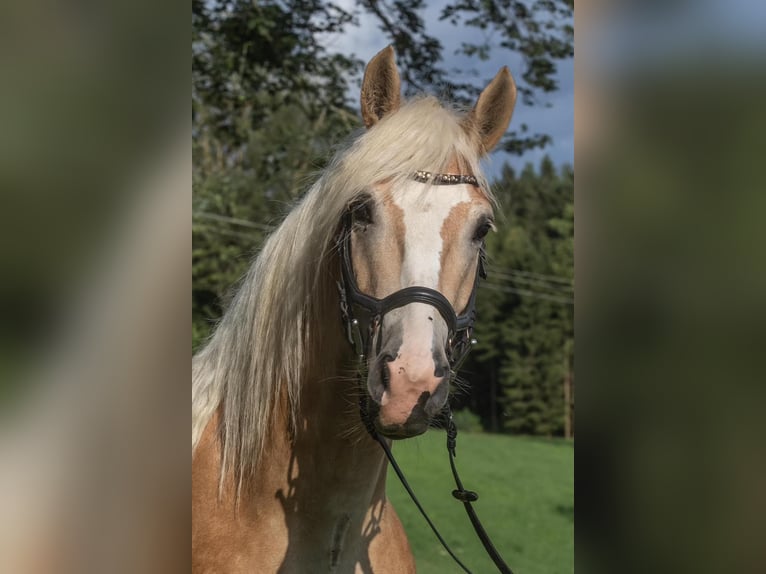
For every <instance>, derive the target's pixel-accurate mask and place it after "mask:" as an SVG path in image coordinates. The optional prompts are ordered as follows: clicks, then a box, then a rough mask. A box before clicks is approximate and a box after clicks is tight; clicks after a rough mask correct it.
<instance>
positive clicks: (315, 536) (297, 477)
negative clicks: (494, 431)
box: [192, 46, 516, 574]
mask: <svg viewBox="0 0 766 574" xmlns="http://www.w3.org/2000/svg"><path fill="white" fill-rule="evenodd" d="M515 101H516V86H515V83H514V81H513V78H512V76H511V74H510V72H509V71H508V68H507V67H503V68H502V69H501V70H500V71H499V72H498V73H497V75H496V76H495V77H494V79H493V80H492V81H491V82H490V83H489V84H488V85H487V86H486V87H485V89H484V90H483V91H482V92H481V94H480V95H479V97H478V100H477V101H476V104H475V106H474V107H473V108H472V109H471V110H470V111H468V112H467V113H460V112H458V111H456V110H454V109H452V108H450V107H448V106H445V105H442V104H441V103H440V102H439V101H438V100H437V99H436V98H434V97H432V96H425V95H424V96H418V97H416V98H413V99H411V100H408V101H405V100H404V99H403V98H402V96H401V82H400V78H399V73H398V70H397V66H396V62H395V55H394V51H393V48H392V47H390V46H389V47H388V48H386V49H384V50H383V51H381V52H380V53H378V54H377V55H376V56H375V57H374V58H373V59H372V60H370V62H369V63H368V65H367V67H366V69H365V73H364V77H363V81H362V87H361V114H362V119H363V123H364V125H365V128H366V129H365V130H364V131H363V133H362V134H361V135H360V136H358V137H357V138H356V139H355V140H354V141H352V142H351V144H350V145H349V146H348V147H347V148H346V149H344V150H342V151H339V152H338V153H337V154H336V156H335V157H334V159H333V160H332V161H331V162H330V164H329V165H328V167H327V168H326V169H325V170H324V172H323V173H322V174H321V175H320V176H319V178H318V180H317V181H316V183H315V184H314V185H313V186H312V187H311V188H310V189H309V190H308V191H307V192H306V194H305V195H304V197H303V199H302V200H301V201H300V203H299V204H298V205H297V206H296V207H294V208H293V210H292V211H291V212H290V213H289V214H288V215H287V216H286V218H285V219H284V221H283V222H282V223H281V225H280V226H279V227H278V228H277V229H276V230H275V231H274V232H273V234H272V235H271V236H270V237H269V238H268V239H267V240H266V242H265V244H264V245H263V247H262V249H261V251H260V253H259V254H258V256H257V257H256V258H255V260H254V262H253V264H252V265H251V267H250V268H249V271H248V272H247V273H246V275H245V277H244V278H243V280H242V282H241V284H240V286H239V288H238V290H237V292H236V294H235V295H234V296H233V298H232V301H231V303H230V305H229V307H228V309H227V311H226V312H225V313H224V315H223V317H222V319H221V320H220V322H219V324H218V325H217V327H216V329H215V331H214V333H213V335H212V336H211V338H210V340H209V341H208V342H207V344H206V345H205V346H204V347H203V348H202V349H201V350H200V351H199V352H198V353H197V354H196V355H195V356H194V358H193V361H192V569H193V571H194V572H198V573H203V572H248V573H252V572H258V573H270V572H277V573H282V574H284V573H306V572H308V573H312V572H333V573H352V572H356V573H365V574H369V573H374V574H386V573H396V574H403V573H411V572H415V561H414V558H413V555H412V551H411V549H410V546H409V542H408V540H407V537H406V535H405V532H404V529H403V527H402V524H401V522H400V520H399V518H398V517H397V514H396V511H395V510H394V508H393V507H392V505H391V503H390V502H389V500H388V499H387V498H386V472H387V467H388V462H387V460H386V458H385V456H384V454H383V452H382V450H381V448H380V445H379V444H377V443H376V441H375V440H373V439H372V438H371V436H370V435H369V433H368V432H366V430H365V423H364V422H363V420H362V419H363V418H364V417H361V416H360V406H359V405H360V404H363V405H367V406H369V412H368V415H367V418H366V423H367V424H368V425H370V427H369V428H370V429H374V431H376V432H378V433H379V435H380V436H382V437H383V438H384V440H385V441H386V444H389V445H390V444H391V441H393V440H397V439H406V438H408V437H412V436H416V435H419V434H421V433H423V432H425V431H426V430H427V428H428V426H429V422H430V421H431V420H432V419H433V418H434V417H436V416H437V415H438V413H439V412H440V411H441V410H442V408H443V407H444V405H445V402H446V401H447V399H448V393H449V386H450V379H451V375H452V369H451V364H452V363H451V360H452V353H453V352H454V351H455V344H456V343H455V341H454V340H453V338H454V337H455V325H454V324H453V323H454V321H453V320H451V318H452V319H454V318H455V317H460V316H461V315H460V314H459V313H456V312H454V311H453V309H454V310H457V311H463V310H465V309H466V308H467V307H470V306H472V303H473V296H474V294H475V287H476V283H477V279H476V278H477V274H478V273H479V272H480V266H481V251H482V248H483V243H484V236H485V235H486V234H487V233H488V232H489V231H490V230H491V229H492V228H493V219H492V217H493V209H494V205H495V200H494V198H493V196H492V194H491V192H490V189H489V186H488V184H487V181H486V178H485V176H484V175H483V174H482V171H481V166H480V160H481V158H482V157H483V156H484V155H485V154H487V153H488V152H489V151H490V150H491V149H493V148H494V147H495V145H496V144H497V143H498V141H499V140H500V138H501V137H502V135H503V133H504V132H505V131H506V129H507V127H508V125H509V122H510V119H511V115H512V112H513V108H514V105H515ZM441 184H449V185H441ZM344 264H345V266H344ZM344 279H345V281H344ZM349 281H351V282H352V284H353V285H352V286H349V285H348V282H349ZM344 285H345V287H346V289H344V288H343V287H344ZM339 287H340V289H339ZM351 287H352V291H353V293H355V294H356V295H357V297H356V300H354V301H346V300H345V299H346V294H347V293H346V291H347V290H348V289H349V288H351ZM400 293H405V294H408V297H398V296H397V295H398V294H400ZM360 297H361V300H363V301H372V302H373V303H374V302H378V303H380V302H381V301H383V302H384V303H385V309H384V310H383V311H382V312H380V313H378V314H374V313H373V314H368V315H369V316H366V320H362V321H361V325H362V326H361V327H360V326H359V325H360V321H359V320H358V319H356V318H355V319H354V320H353V327H355V330H354V331H353V333H352V321H351V320H350V318H349V317H350V313H351V312H350V310H349V308H350V307H354V303H358V302H359V300H360V299H359V298H360ZM373 307H374V305H373ZM450 313H452V314H451V315H450ZM358 316H362V314H361V313H358ZM339 317H342V319H339ZM363 319H364V318H363ZM354 340H356V343H357V345H353V344H351V345H350V344H349V341H351V342H352V343H353V342H354ZM360 349H361V350H360ZM360 363H362V364H361V365H360ZM360 372H362V373H364V375H359V373H360ZM360 377H361V378H360Z"/></svg>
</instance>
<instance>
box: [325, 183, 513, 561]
mask: <svg viewBox="0 0 766 574" xmlns="http://www.w3.org/2000/svg"><path fill="white" fill-rule="evenodd" d="M412 179H414V180H415V181H419V182H421V183H430V184H431V185H458V184H469V185H478V182H477V180H476V178H475V177H474V176H472V175H456V174H440V173H437V174H432V173H429V172H426V171H418V172H415V173H414V174H413V175H412ZM352 225H353V221H352V214H351V210H350V209H348V210H347V211H346V212H345V213H344V214H343V218H342V220H341V229H340V231H339V233H338V236H337V239H336V246H337V249H338V253H339V255H340V271H341V273H340V281H338V293H339V295H340V311H341V318H342V319H343V324H344V326H345V329H346V337H347V338H348V341H349V343H350V344H351V346H352V347H353V349H354V352H355V354H356V357H357V361H358V378H359V384H360V386H363V380H362V373H364V371H365V367H366V359H367V358H368V357H369V356H371V355H372V348H371V347H372V341H373V339H374V336H375V334H376V332H377V335H378V345H377V347H378V348H377V349H376V353H380V346H381V344H382V340H383V333H382V329H383V317H384V316H385V315H386V313H388V312H389V311H393V310H394V309H398V308H400V307H404V306H405V305H409V304H410V303H425V304H426V305H431V306H432V307H434V308H435V309H436V310H437V311H439V314H440V315H441V316H442V317H443V318H444V322H445V323H446V324H447V329H448V336H447V348H446V351H447V360H448V361H449V365H450V380H451V379H452V378H453V377H454V376H455V375H456V374H457V371H458V370H460V366H461V365H462V364H463V362H464V361H465V359H466V357H467V356H468V352H469V351H470V350H471V347H472V346H473V345H475V344H476V339H474V338H473V337H472V335H473V325H474V323H475V321H476V288H477V287H478V285H479V278H481V279H486V278H487V275H486V272H485V267H484V243H483V242H482V245H481V249H480V250H479V261H478V263H477V266H476V276H475V277H474V280H473V288H472V289H471V295H470V297H469V298H468V304H467V305H466V307H465V309H464V310H463V311H462V313H461V314H460V315H458V314H457V312H456V311H455V309H454V308H453V307H452V304H451V303H450V302H449V301H448V300H447V298H446V297H445V296H444V295H442V294H441V293H439V291H436V290H435V289H431V288H429V287H418V286H415V287H405V288H404V289H400V290H399V291H395V292H394V293H391V295H388V296H387V297H384V298H383V299H378V298H376V297H373V296H371V295H368V294H366V293H363V292H362V291H361V290H360V289H359V285H358V284H357V282H356V276H355V274H354V268H353V265H352V262H351V230H352ZM360 318H361V319H363V320H364V321H365V323H366V328H363V327H362V323H360V321H359V319H360ZM359 411H360V414H361V417H362V422H363V423H364V425H365V427H366V429H367V432H369V433H370V436H372V438H373V439H375V440H376V441H377V442H378V443H379V444H380V446H381V448H382V449H383V451H384V452H385V454H386V457H387V458H388V460H389V462H390V463H391V467H392V468H393V469H394V472H396V475H397V476H398V477H399V480H400V481H401V483H402V486H404V488H405V490H406V491H407V493H408V494H409V495H410V498H412V501H413V502H414V503H415V506H417V508H418V510H419V511H420V513H421V514H422V515H423V517H424V518H425V519H426V522H428V525H429V526H430V527H431V530H433V532H434V534H435V535H436V537H437V538H438V539H439V542H441V544H442V546H444V548H445V550H446V551H447V552H448V553H449V555H450V556H451V557H452V559H453V560H455V562H456V563H457V564H458V565H459V566H460V567H461V568H462V569H463V571H464V572H466V573H468V574H470V570H468V568H467V567H466V566H465V565H464V564H463V563H462V562H461V561H460V559H459V558H458V557H457V556H456V555H455V553H454V552H453V551H452V549H451V548H450V547H449V545H448V544H447V543H446V541H445V540H444V538H443V537H442V536H441V534H440V533H439V531H438V530H437V529H436V526H435V525H434V524H433V522H431V519H430V518H429V517H428V514H426V511H425V510H424V509H423V507H422V506H421V504H420V502H419V501H418V499H417V497H416V496H415V493H414V492H413V491H412V488H411V487H410V485H409V483H408V482H407V479H406V478H405V477H404V473H403V472H402V470H401V468H399V465H398V464H397V462H396V459H395V458H394V455H393V453H392V452H391V449H390V447H389V445H388V443H387V442H386V440H385V439H384V438H383V437H381V436H380V435H379V434H378V432H377V431H376V430H375V426H374V424H373V422H372V419H371V417H370V413H369V411H368V408H367V395H366V393H365V392H364V391H363V392H362V393H360V398H359ZM446 414H447V452H448V453H449V460H450V468H451V470H452V475H453V478H454V479H455V484H456V486H457V488H456V489H455V490H453V491H452V496H454V497H455V498H456V499H457V500H459V501H461V502H462V503H463V506H464V507H465V510H466V513H467V514H468V517H469V519H470V520H471V524H472V525H473V527H474V530H475V531H476V534H477V535H478V537H479V539H480V540H481V543H482V545H483V546H484V549H485V550H486V551H487V554H489V556H490V558H491V559H492V561H493V562H494V563H495V566H497V568H498V570H499V571H500V572H501V574H513V573H512V572H511V569H510V568H509V567H508V565H507V564H506V563H505V561H504V560H503V559H502V557H501V556H500V554H499V552H498V551H497V550H496V549H495V547H494V545H493V544H492V541H491V540H490V539H489V535H487V533H486V531H485V530H484V527H483V526H482V524H481V522H480V521H479V517H478V516H477V515H476V512H475V511H474V509H473V507H472V505H471V503H472V502H474V501H476V500H477V499H478V498H479V495H478V494H476V493H475V492H473V491H471V490H466V489H465V488H464V487H463V483H462V482H461V480H460V477H459V476H458V472H457V468H456V467H455V456H456V451H455V449H456V446H457V427H456V426H455V422H454V421H453V420H452V413H451V412H450V409H449V403H448V404H447V406H446Z"/></svg>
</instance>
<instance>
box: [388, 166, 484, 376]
mask: <svg viewBox="0 0 766 574" xmlns="http://www.w3.org/2000/svg"><path fill="white" fill-rule="evenodd" d="M393 201H394V204H396V205H397V206H398V207H399V208H401V210H402V212H403V213H404V229H405V234H404V260H403V261H402V271H401V277H400V281H401V288H404V287H412V286H418V287H430V288H431V289H438V286H439V275H440V273H441V254H442V236H441V231H442V226H443V225H444V221H445V220H446V219H447V217H448V216H449V214H450V212H451V211H452V209H453V208H454V207H455V206H457V205H459V204H460V203H463V202H469V201H471V194H470V191H469V189H468V186H467V185H464V184H463V185H441V186H439V185H434V186H431V187H430V189H428V190H427V191H426V190H424V184H422V183H418V182H415V181H411V182H407V183H406V184H405V185H404V186H402V187H401V188H400V189H397V190H396V191H395V192H394V193H393ZM402 311H403V313H404V317H403V327H404V329H403V331H404V340H403V341H402V346H401V348H400V353H402V352H403V351H406V355H407V356H408V358H409V359H415V360H416V361H417V362H420V361H419V359H423V360H425V362H426V363H427V364H423V365H414V364H412V365H410V368H409V369H407V371H408V372H409V373H410V374H411V375H413V376H417V375H418V374H419V372H420V371H423V370H427V369H431V371H432V370H433V361H432V350H431V349H432V341H433V337H434V322H433V321H431V320H429V317H430V318H432V319H433V320H437V319H441V316H440V315H439V312H438V311H437V310H436V309H435V308H434V307H432V306H431V305H426V304H424V303H413V304H411V305H407V306H406V307H405V308H404V309H403V310H402Z"/></svg>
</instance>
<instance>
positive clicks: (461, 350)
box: [336, 171, 487, 373]
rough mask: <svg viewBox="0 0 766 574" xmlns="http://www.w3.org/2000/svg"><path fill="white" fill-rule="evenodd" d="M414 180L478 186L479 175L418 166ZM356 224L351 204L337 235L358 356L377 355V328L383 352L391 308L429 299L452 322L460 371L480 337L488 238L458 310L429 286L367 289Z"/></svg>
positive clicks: (450, 349)
mask: <svg viewBox="0 0 766 574" xmlns="http://www.w3.org/2000/svg"><path fill="white" fill-rule="evenodd" d="M413 179H414V180H415V181H420V182H423V183H425V182H429V181H430V182H431V184H432V185H458V184H462V183H468V184H472V185H476V178H475V177H474V176H472V175H452V174H431V173H429V172H425V171H418V172H416V173H415V174H414V175H413ZM352 225H353V221H352V214H351V210H350V209H349V210H347V211H346V212H345V213H344V214H343V218H342V220H341V229H340V232H339V233H338V236H337V240H336V244H337V249H338V253H339V255H340V270H341V277H340V281H338V283H337V285H338V293H339V295H340V310H341V318H342V320H343V324H344V326H345V330H346V338H347V339H348V341H349V343H350V344H351V346H352V347H353V348H354V352H355V354H356V356H357V358H358V360H359V361H360V362H363V361H365V360H366V359H367V358H368V357H369V356H371V355H372V341H373V338H374V335H375V333H376V331H377V332H378V348H377V349H376V352H380V345H381V343H382V340H383V337H382V333H381V332H380V330H381V329H382V328H383V317H384V316H385V315H386V313H388V312H389V311H393V310H394V309H398V308H400V307H404V306H406V305H409V304H411V303H425V304H426V305H431V306H432V307H434V308H435V309H436V310H437V311H439V314H440V315H441V316H442V318H443V319H444V322H445V323H446V324H447V332H448V335H447V348H446V351H447V360H448V361H449V364H450V369H451V370H452V371H453V373H454V372H456V371H457V370H459V368H460V365H462V363H463V362H464V361H465V359H466V357H467V356H468V352H469V351H470V350H471V347H472V346H473V344H475V342H476V341H475V340H474V339H472V337H471V335H472V334H473V325H474V323H475V322H476V288H477V287H478V285H479V278H482V279H486V277H487V274H486V272H485V267H484V244H483V243H482V246H481V249H480V251H479V261H478V264H477V267H476V276H475V277H474V281H473V287H472V289H471V295H470V297H469V298H468V303H467V304H466V306H465V309H463V311H462V313H460V314H459V315H458V314H457V312H456V311H455V309H454V308H453V307H452V304H451V303H450V302H449V301H448V300H447V298H446V297H445V296H444V295H442V294H441V293H440V292H439V291H436V290H435V289H431V288H429V287H419V286H414V287H405V288H404V289H400V290H399V291H395V292H394V293H391V294H390V295H388V296H387V297H385V298H383V299H378V298H376V297H373V296H371V295H368V294H366V293H363V292H362V291H361V290H360V289H359V285H358V284H357V282H356V275H355V274H354V268H353V264H352V261H351V230H352ZM360 319H361V320H362V321H360ZM363 325H366V327H365V326H363Z"/></svg>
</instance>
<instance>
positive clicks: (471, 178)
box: [412, 171, 479, 186]
mask: <svg viewBox="0 0 766 574" xmlns="http://www.w3.org/2000/svg"><path fill="white" fill-rule="evenodd" d="M412 179H414V180H415V181H419V182H420V183H430V184H431V185H458V184H461V183H467V184H468V185H476V186H478V185H479V181H478V180H477V179H476V176H475V175H468V174H464V173H461V174H455V173H431V172H430V171H416V172H415V173H414V174H412Z"/></svg>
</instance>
